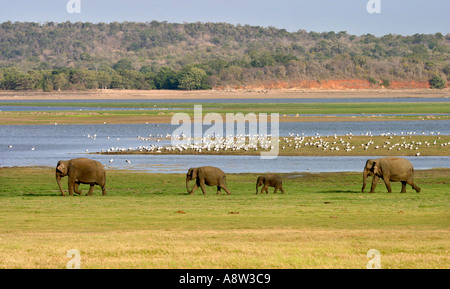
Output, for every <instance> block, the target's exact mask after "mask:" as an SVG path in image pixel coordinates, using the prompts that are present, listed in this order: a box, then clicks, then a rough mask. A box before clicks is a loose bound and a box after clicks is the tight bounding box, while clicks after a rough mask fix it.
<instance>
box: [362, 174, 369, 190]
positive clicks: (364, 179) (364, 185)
mask: <svg viewBox="0 0 450 289" xmlns="http://www.w3.org/2000/svg"><path fill="white" fill-rule="evenodd" d="M368 174H369V170H368V169H364V173H363V185H362V188H361V193H364V189H365V188H366V181H367V175H368Z"/></svg>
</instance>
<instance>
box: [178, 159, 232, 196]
mask: <svg viewBox="0 0 450 289" xmlns="http://www.w3.org/2000/svg"><path fill="white" fill-rule="evenodd" d="M192 180H195V185H194V187H193V188H192V190H189V182H190V181H192ZM205 185H208V186H217V194H220V190H221V189H224V190H225V192H227V195H230V194H231V192H230V191H229V190H228V188H227V186H226V178H225V173H224V172H223V171H222V170H221V169H219V168H216V167H210V166H206V167H198V168H190V169H189V170H188V172H187V174H186V189H187V192H188V193H189V194H193V193H194V192H195V190H196V189H197V188H198V187H200V188H201V189H202V192H203V194H204V195H205V194H206V187H205Z"/></svg>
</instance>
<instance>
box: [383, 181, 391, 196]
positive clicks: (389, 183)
mask: <svg viewBox="0 0 450 289" xmlns="http://www.w3.org/2000/svg"><path fill="white" fill-rule="evenodd" d="M384 184H385V185H386V189H387V190H388V193H392V188H391V181H389V179H388V178H386V179H385V180H384Z"/></svg>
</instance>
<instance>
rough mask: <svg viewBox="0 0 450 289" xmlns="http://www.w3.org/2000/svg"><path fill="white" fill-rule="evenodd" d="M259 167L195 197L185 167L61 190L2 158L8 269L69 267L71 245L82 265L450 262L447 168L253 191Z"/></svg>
mask: <svg viewBox="0 0 450 289" xmlns="http://www.w3.org/2000/svg"><path fill="white" fill-rule="evenodd" d="M256 177H257V175H256V174H228V176H227V182H228V187H229V189H230V190H231V191H232V195H230V196H226V195H216V194H215V190H214V189H213V188H209V190H208V194H207V195H202V194H201V192H200V190H198V191H197V192H196V193H195V194H194V195H187V193H186V189H185V183H184V175H183V174H147V173H141V172H136V171H134V172H131V171H108V180H107V189H108V195H107V196H104V197H102V196H101V195H100V190H99V188H96V190H95V191H94V194H95V195H94V196H92V197H85V196H83V197H78V196H77V197H61V196H59V192H58V187H57V185H56V181H55V177H54V171H53V168H32V167H29V168H1V169H0V224H1V226H0V268H65V267H66V264H67V262H68V261H69V260H70V258H68V257H67V256H66V253H67V251H68V250H70V249H77V250H79V251H80V254H81V268H365V267H366V264H367V263H368V261H369V258H367V256H366V254H367V251H368V250H370V249H377V250H378V251H379V252H380V254H381V267H382V268H447V269H448V268H450V257H449V256H450V255H449V249H450V241H449V240H450V238H449V237H450V234H449V226H450V213H449V212H450V210H449V204H450V203H449V201H450V189H449V187H450V169H434V170H426V171H417V172H416V180H415V182H416V183H417V184H418V185H419V186H420V187H421V188H422V192H421V193H415V192H414V191H413V190H412V188H410V187H408V188H407V191H408V193H406V194H400V193H399V191H400V187H401V185H400V184H399V183H393V193H392V194H388V193H386V188H385V187H384V184H383V183H382V182H380V183H379V185H378V187H377V190H376V193H374V194H368V193H366V194H361V193H360V189H361V181H362V176H361V174H360V173H321V174H285V175H283V178H284V187H285V190H286V194H284V195H281V194H276V195H274V194H272V193H270V194H267V195H266V194H262V195H260V194H258V195H256V194H255V181H256ZM63 183H66V179H64V182H63ZM87 188H88V186H84V187H83V186H82V189H83V190H84V192H85V193H86V192H87ZM270 192H272V191H271V190H270Z"/></svg>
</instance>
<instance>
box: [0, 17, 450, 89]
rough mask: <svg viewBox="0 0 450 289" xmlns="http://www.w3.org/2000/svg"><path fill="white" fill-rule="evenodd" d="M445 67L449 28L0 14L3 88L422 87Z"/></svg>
mask: <svg viewBox="0 0 450 289" xmlns="http://www.w3.org/2000/svg"><path fill="white" fill-rule="evenodd" d="M449 75H450V34H447V35H442V34H440V33H437V34H433V35H424V34H416V35H413V36H401V35H385V36H382V37H375V36H373V35H370V34H367V35H361V36H356V35H349V34H348V33H346V32H345V31H341V32H328V33H316V32H306V31H304V30H299V31H297V32H288V31H286V30H284V29H277V28H274V27H268V28H264V27H258V26H249V25H237V26H236V25H231V24H226V23H184V24H176V23H167V22H156V21H153V22H150V23H131V22H124V23H117V22H115V23H108V24H107V23H98V24H93V23H81V22H77V23H71V22H64V23H53V22H49V23H45V24H39V23H17V22H16V23H11V22H4V23H1V24H0V88H2V89H7V90H29V89H43V90H44V91H52V90H67V89H94V88H95V89H96V88H125V89H177V88H178V89H186V90H191V89H205V88H213V87H229V86H232V87H247V86H248V87H260V86H261V84H262V83H263V84H264V85H263V86H265V87H268V88H278V87H281V88H289V87H291V86H295V84H296V83H297V84H298V83H302V84H305V83H310V82H311V81H313V82H314V83H315V84H313V86H315V85H317V83H319V84H320V83H327V82H329V81H340V82H342V81H344V82H345V81H347V80H359V81H362V82H363V84H362V86H363V88H367V87H368V88H370V87H374V88H376V87H378V88H379V87H380V85H382V86H383V87H389V86H391V84H392V83H397V84H398V83H413V86H414V85H417V86H418V87H426V86H427V85H428V82H429V80H430V79H431V78H432V77H437V80H438V81H441V82H442V83H444V85H445V83H446V80H447V79H450V76H449ZM325 86H326V85H325ZM406 86H408V85H406ZM319 87H320V85H319ZM339 87H341V86H339ZM343 87H344V88H345V87H346V86H345V85H344V86H343Z"/></svg>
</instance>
